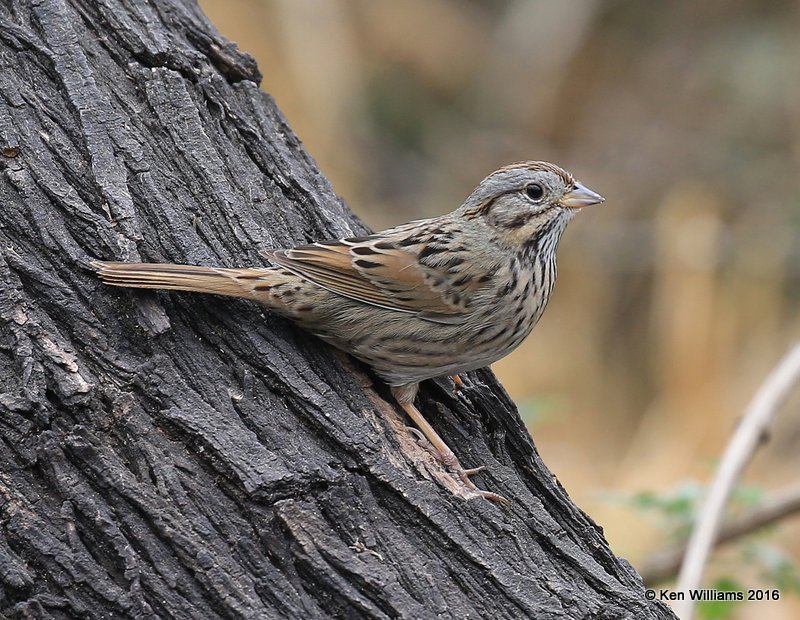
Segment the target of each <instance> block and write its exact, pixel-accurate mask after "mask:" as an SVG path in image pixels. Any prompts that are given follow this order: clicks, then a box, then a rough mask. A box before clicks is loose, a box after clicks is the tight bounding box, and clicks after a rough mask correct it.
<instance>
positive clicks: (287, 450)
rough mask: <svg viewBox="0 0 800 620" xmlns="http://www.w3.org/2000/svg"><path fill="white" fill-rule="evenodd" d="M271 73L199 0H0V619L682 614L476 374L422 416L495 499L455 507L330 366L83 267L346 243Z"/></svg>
mask: <svg viewBox="0 0 800 620" xmlns="http://www.w3.org/2000/svg"><path fill="white" fill-rule="evenodd" d="M259 78H260V76H259V74H258V70H257V68H256V67H255V64H254V62H253V61H252V59H251V58H249V57H248V56H247V55H245V54H242V53H241V52H239V51H238V50H237V49H236V48H235V46H232V45H230V44H229V43H227V42H226V41H225V40H224V39H223V38H222V37H220V36H219V34H217V33H216V32H215V31H214V29H213V28H212V27H211V26H210V25H209V24H208V22H207V20H206V18H205V17H204V16H203V15H202V13H201V12H200V11H199V9H198V8H197V7H196V6H195V4H194V3H193V2H191V1H189V0H161V1H159V2H151V3H149V2H145V1H143V0H142V1H136V0H72V1H67V0H13V1H9V0H3V1H2V3H0V147H2V154H0V169H1V170H2V180H0V204H1V205H2V206H1V210H0V287H1V288H0V290H1V291H2V294H1V295H0V437H2V444H0V524H2V528H1V529H0V614H2V615H4V616H7V617H11V618H27V617H35V618H48V617H52V618H101V617H102V618H108V617H139V618H156V617H160V618H239V617H242V618H245V617H246V618H278V617H287V618H318V617H341V618H358V617H369V618H395V617H403V618H433V617H455V618H467V617H470V618H476V617H484V618H520V617H533V618H542V619H544V618H637V619H643V618H667V617H672V616H671V614H670V612H669V611H668V610H667V609H666V608H665V607H663V606H661V605H660V604H658V603H652V602H648V601H646V600H645V597H644V591H643V587H642V585H641V582H640V580H639V578H638V576H637V575H636V573H635V572H634V571H633V570H632V568H631V567H630V566H629V565H628V564H627V563H625V562H624V561H622V560H619V559H618V558H616V557H614V555H613V554H612V553H611V551H610V550H609V548H608V546H607V544H606V542H605V540H604V539H603V535H602V531H601V530H600V528H599V527H598V526H596V525H595V524H594V523H593V522H592V521H591V520H590V519H589V518H588V517H587V516H586V515H584V514H583V513H582V512H581V511H580V510H578V509H577V508H576V507H575V506H574V505H573V504H572V503H571V502H570V500H569V498H568V497H567V494H566V493H565V492H564V490H563V489H562V488H561V486H560V485H559V484H558V482H557V481H556V480H555V478H554V477H553V476H552V474H551V473H550V472H549V471H548V470H547V469H546V468H545V466H544V465H543V464H542V462H541V461H540V459H539V457H538V455H537V454H536V451H535V450H534V448H533V446H532V444H531V440H530V438H529V436H528V434H527V432H526V431H525V428H524V427H523V425H522V423H521V421H520V418H519V416H518V415H517V412H516V410H515V408H514V405H513V403H512V402H511V401H510V400H509V399H508V397H507V395H506V394H505V393H504V392H503V390H502V388H501V387H500V386H499V385H498V384H497V383H496V381H495V380H494V378H493V377H492V375H491V374H490V373H489V372H488V371H483V372H478V373H475V374H474V375H472V376H470V377H468V378H467V388H466V389H465V390H464V391H463V392H462V393H461V394H459V395H453V394H452V392H451V387H450V384H449V383H447V384H446V383H434V382H428V384H427V385H425V386H424V388H423V390H422V403H421V404H422V409H423V411H425V412H426V414H427V415H428V416H429V420H431V422H432V423H433V424H434V426H435V427H436V428H437V429H438V430H439V431H440V432H441V433H442V434H443V435H444V437H445V438H446V440H447V441H448V442H449V443H450V445H451V446H452V447H453V448H454V449H455V450H456V452H457V453H458V454H459V455H460V457H461V459H462V462H464V464H465V465H466V466H474V465H478V464H483V465H486V466H488V472H487V473H486V474H482V475H479V476H478V477H477V481H478V484H479V485H481V486H483V487H485V488H489V489H492V490H495V491H498V492H500V493H502V494H503V495H505V496H507V497H509V498H511V499H512V500H513V505H512V506H511V507H509V508H504V507H502V506H499V505H495V504H493V503H490V502H487V501H471V502H466V501H464V500H462V499H459V498H457V497H454V496H453V495H452V494H451V493H450V492H449V491H447V490H446V489H445V488H444V487H443V486H442V484H441V483H440V482H439V481H437V479H436V477H437V474H436V471H437V468H436V467H435V465H433V464H432V463H431V459H430V458H429V456H428V455H427V453H426V452H425V451H424V449H422V448H420V447H418V446H417V445H416V444H415V443H414V442H413V441H411V440H410V439H408V437H407V434H405V433H402V432H401V433H398V432H397V429H398V428H399V427H401V426H402V424H403V421H402V418H401V417H400V415H399V414H397V413H394V410H393V409H392V408H391V407H390V406H389V405H386V404H382V401H383V400H386V399H388V393H387V390H386V389H385V388H384V387H382V386H380V385H374V386H373V385H372V384H373V381H372V379H371V378H370V376H369V373H368V371H367V370H366V369H365V368H364V367H363V366H360V365H359V364H357V363H356V362H354V361H352V360H351V359H349V358H348V357H347V356H345V355H342V354H340V353H337V352H335V351H333V350H331V349H329V348H328V347H326V346H324V345H323V344H321V343H320V342H319V341H317V340H315V339H314V338H312V337H310V336H307V335H305V334H303V333H301V332H300V331H299V330H297V329H295V328H293V327H292V326H291V325H289V324H287V323H286V322H284V321H281V320H279V319H277V318H275V317H272V316H269V315H265V314H264V313H263V312H262V311H261V310H260V309H259V308H258V307H257V306H255V305H253V304H248V303H246V302H242V301H232V300H226V299H221V298H211V297H198V296H192V295H188V294H160V293H159V294H153V293H146V292H131V291H120V290H114V289H111V288H109V287H106V286H103V285H102V284H100V282H99V281H98V280H97V279H96V278H95V277H94V276H93V274H92V273H91V271H90V270H89V268H88V262H89V261H90V260H91V259H93V258H102V259H114V260H146V261H174V262H186V263H198V264H222V265H227V266H238V265H259V264H263V261H262V259H261V258H260V257H259V256H258V253H257V251H258V249H259V248H265V247H278V246H286V245H293V244H297V243H299V242H305V241H309V240H313V239H318V238H323V237H332V236H339V235H348V234H351V233H356V234H357V233H362V232H364V226H363V225H362V224H361V223H359V222H358V221H357V220H356V219H355V218H354V217H353V216H352V215H351V214H350V213H349V212H348V210H347V208H346V207H345V206H344V205H343V204H342V202H341V201H340V200H339V199H338V198H337V197H336V196H335V195H334V194H333V192H332V191H331V188H330V185H329V184H328V182H327V181H326V180H325V178H324V177H323V176H322V175H321V174H320V172H319V171H318V170H317V169H316V167H315V165H314V163H313V161H311V159H310V158H309V157H308V156H307V155H306V153H305V152H304V151H303V149H302V147H301V145H300V144H299V142H298V140H297V139H296V138H295V136H294V135H293V134H292V132H291V130H290V129H289V127H288V126H287V124H286V122H285V120H284V119H283V118H282V117H281V115H280V113H279V112H278V110H277V109H276V107H275V105H274V103H273V102H272V100H271V99H270V98H269V97H268V96H267V95H265V94H264V93H262V92H261V91H259V89H258V81H259ZM382 410H384V411H387V412H389V413H390V415H389V417H388V418H387V417H386V416H384V415H383V414H381V413H380V411H382ZM407 455H410V456H407ZM438 476H439V477H441V474H438Z"/></svg>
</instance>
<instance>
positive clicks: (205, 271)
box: [91, 261, 275, 302]
mask: <svg viewBox="0 0 800 620" xmlns="http://www.w3.org/2000/svg"><path fill="white" fill-rule="evenodd" d="M91 265H92V267H94V268H95V269H96V270H97V275H99V276H100V278H101V279H102V280H103V282H105V283H106V284H110V285H111V286H124V287H128V288H156V289H164V290H171V291H194V292H197V293H213V294H215V295H227V296H228V297H244V298H245V299H252V300H254V301H262V302H263V301H264V298H265V297H267V296H268V293H267V291H268V290H269V288H270V284H272V282H270V280H271V279H272V278H270V276H271V275H273V274H275V272H274V270H272V269H225V268H222V267H199V266H194V265H173V264H170V263H106V262H102V261H93V262H92V263H91ZM265 293H266V294H265Z"/></svg>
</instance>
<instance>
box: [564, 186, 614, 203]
mask: <svg viewBox="0 0 800 620" xmlns="http://www.w3.org/2000/svg"><path fill="white" fill-rule="evenodd" d="M604 200H605V198H603V197H602V196H601V195H600V194H598V193H596V192H593V191H592V190H590V189H589V188H588V187H585V186H584V185H581V184H580V183H575V189H573V190H572V191H571V192H569V193H568V194H565V195H564V196H563V197H562V198H561V200H559V201H558V202H559V204H560V205H561V206H562V207H567V208H568V209H581V208H583V207H588V206H589V205H596V204H599V203H601V202H603V201H604Z"/></svg>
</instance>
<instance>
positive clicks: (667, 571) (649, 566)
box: [637, 487, 800, 586]
mask: <svg viewBox="0 0 800 620" xmlns="http://www.w3.org/2000/svg"><path fill="white" fill-rule="evenodd" d="M795 513H800V487H797V488H793V489H790V490H789V491H784V492H783V493H781V494H780V495H779V496H778V497H775V498H773V499H771V500H769V501H768V502H767V503H766V504H764V505H763V506H759V507H758V508H755V509H753V510H751V511H750V512H748V513H747V514H744V515H741V516H739V517H738V518H736V519H734V520H732V521H731V522H730V523H727V524H726V525H724V526H723V527H722V528H721V529H720V531H719V535H718V536H717V538H716V540H715V541H714V546H715V547H716V546H719V545H722V544H725V543H727V542H731V541H732V540H736V539H738V538H741V537H743V536H747V535H748V534H751V533H753V532H755V531H757V530H760V529H761V528H763V527H767V526H768V525H772V524H773V523H777V522H778V521H781V520H782V519H785V518H786V517H788V516H791V515H793V514H795ZM686 547H687V545H686V544H681V545H675V546H674V547H669V548H667V549H663V550H662V551H658V552H656V553H654V554H653V555H652V556H651V557H650V558H649V559H648V560H647V561H645V563H644V564H643V565H642V566H641V567H637V568H638V569H639V574H640V575H641V576H642V580H643V581H644V582H645V584H647V585H650V586H653V585H655V584H657V583H661V582H663V581H667V580H668V579H672V578H674V577H675V576H676V575H677V573H678V569H679V568H680V567H681V560H683V556H684V555H685V554H686Z"/></svg>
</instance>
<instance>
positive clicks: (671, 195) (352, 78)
mask: <svg viewBox="0 0 800 620" xmlns="http://www.w3.org/2000/svg"><path fill="white" fill-rule="evenodd" d="M200 4H201V6H202V7H203V8H204V10H205V11H206V12H207V13H208V15H209V16H210V18H211V20H212V21H213V22H214V23H215V24H216V26H217V28H218V29H219V30H220V32H221V33H222V34H223V35H225V36H226V37H228V38H229V39H232V40H234V41H236V42H237V43H238V44H239V46H240V47H241V48H242V49H243V50H245V51H248V52H250V53H251V54H253V56H255V58H256V59H257V60H258V62H259V66H260V68H261V70H262V72H263V73H264V81H263V84H262V87H263V89H264V90H265V91H267V92H268V93H270V94H271V95H272V96H273V97H274V98H275V99H276V101H277V103H278V106H279V107H280V108H281V110H282V111H283V112H284V114H285V115H286V116H287V117H288V119H289V122H290V124H291V126H292V127H293V129H294V130H295V132H296V133H297V134H298V135H299V137H300V138H301V139H302V140H303V141H304V143H305V145H306V147H307V149H308V151H309V152H310V153H311V155H312V156H313V157H314V158H315V159H316V161H317V162H318V164H319V166H320V168H321V169H322V170H323V171H324V172H325V174H326V175H327V176H328V177H329V178H330V179H331V181H332V182H333V185H334V188H335V189H336V191H337V193H339V194H340V195H341V196H343V197H344V198H345V199H346V201H347V203H348V204H349V205H350V206H351V208H352V209H353V210H354V211H355V212H356V213H358V214H359V215H360V216H361V218H362V219H363V220H364V221H366V222H367V224H368V225H369V226H371V227H372V228H373V229H380V228H383V227H387V226H390V225H393V224H397V223H400V222H404V221H406V220H409V219H413V218H419V217H426V216H432V215H437V214H440V213H444V212H446V211H450V210H452V209H453V208H455V207H456V206H457V205H459V204H460V203H461V201H462V200H463V199H464V197H465V196H466V195H467V194H468V193H469V191H470V190H471V189H472V188H473V187H474V186H475V185H476V184H477V183H478V182H479V181H480V180H481V179H482V178H483V177H484V176H485V175H486V174H488V173H489V172H491V171H492V170H494V169H495V168H497V167H499V166H500V165H503V164H506V163H509V162H513V161H518V160H524V159H544V160H549V161H552V162H555V163H558V164H560V165H562V166H564V167H565V168H567V169H568V170H570V171H572V172H573V173H574V174H575V176H577V177H578V178H579V179H580V180H582V181H583V182H584V183H585V184H587V185H588V186H589V187H591V188H593V189H595V190H596V191H598V192H600V193H602V194H603V195H604V196H605V197H606V203H605V204H604V205H602V206H601V207H599V208H592V209H587V210H585V211H584V212H583V213H581V215H580V217H578V218H577V219H576V220H575V221H574V222H573V223H572V224H571V225H570V227H569V229H568V230H567V232H566V234H565V236H564V240H563V241H562V244H561V247H560V251H559V279H558V285H557V287H556V293H555V296H554V298H553V300H552V301H551V303H550V307H549V309H548V311H547V312H546V313H545V315H544V318H543V319H542V321H541V322H540V324H539V326H538V327H537V329H535V330H534V333H533V335H532V336H531V337H530V338H529V339H528V340H527V341H526V342H525V344H524V345H523V346H522V347H521V348H520V349H519V350H517V352H515V353H514V354H512V355H511V356H510V357H508V358H507V359H506V360H503V361H501V362H499V363H497V364H496V365H495V366H494V370H495V372H496V373H497V374H498V376H499V377H500V379H501V381H502V382H503V383H504V385H505V386H506V388H507V389H508V391H509V392H510V393H511V395H512V396H513V397H514V399H515V400H516V402H517V403H518V404H519V406H520V409H521V411H522V413H523V415H524V416H525V418H526V421H527V422H528V424H529V426H530V429H531V432H532V434H533V436H534V438H535V440H536V445H537V447H538V449H539V451H540V452H541V454H542V456H543V458H544V459H545V462H546V463H547V464H548V465H549V466H550V468H551V469H552V470H553V471H554V473H555V474H556V475H557V476H558V478H559V479H560V480H561V482H562V483H563V484H564V486H565V487H566V488H567V490H568V491H569V492H570V494H571V496H572V497H573V499H574V500H575V501H576V502H577V503H578V504H579V505H580V506H581V507H582V508H583V509H584V510H585V511H586V512H587V513H589V514H590V515H591V516H592V518H593V519H595V520H596V521H597V522H598V523H599V524H601V525H602V526H603V527H604V529H605V532H606V535H607V537H608V540H609V542H610V543H611V545H612V547H613V548H614V550H615V551H616V552H617V553H618V554H620V555H622V556H624V557H626V558H628V559H629V560H630V561H631V562H632V563H633V564H634V565H635V566H637V567H639V568H642V566H643V565H644V564H645V563H646V562H647V560H648V558H649V557H650V556H651V554H652V553H653V552H654V551H656V550H658V549H661V548H663V547H665V546H667V545H668V544H670V543H672V542H674V541H675V540H676V539H677V537H679V536H680V535H681V533H685V531H684V529H683V528H684V526H685V525H686V522H687V521H688V520H689V519H690V518H691V516H692V512H693V508H692V507H693V502H694V501H695V500H696V499H697V497H698V495H699V494H700V493H701V492H702V489H701V487H700V486H699V485H703V484H705V483H706V482H707V481H708V479H709V477H710V475H711V473H712V472H713V468H714V465H715V463H716V461H717V459H718V458H719V457H720V455H721V453H722V450H723V449H724V446H725V444H726V442H727V440H728V439H729V436H730V434H731V432H732V431H733V429H734V428H735V426H736V423H737V419H738V417H739V416H740V415H741V413H742V411H743V409H744V407H745V406H746V404H747V402H748V400H749V399H750V397H751V396H752V395H753V393H754V391H755V390H756V388H757V387H758V385H759V384H760V382H761V381H762V380H763V378H764V377H765V376H766V374H767V373H768V372H769V370H770V369H771V368H772V367H773V366H774V364H775V363H776V362H777V361H778V359H779V358H780V357H781V356H782V355H783V354H784V353H785V351H786V350H787V348H788V347H789V345H790V343H791V342H792V341H794V340H797V339H798V338H800V315H799V314H798V307H800V181H799V180H798V179H799V178H800V7H799V6H798V4H797V3H796V2H790V1H788V0H787V1H780V0H773V1H758V0H752V1H748V0H725V1H722V0H707V1H705V2H702V3H693V2H668V3H650V2H647V3H644V2H634V1H632V0H626V1H623V0H618V1H610V0H609V1H605V2H603V1H598V0H583V1H582V2H556V1H554V0H553V1H542V2H536V1H532V0H530V1H529V0H494V1H480V2H478V1H475V0H473V1H468V0H404V1H403V2H397V1H391V0H316V1H315V0H201V2H200ZM798 439H800V398H798V397H796V396H795V397H794V398H792V399H791V400H790V402H789V403H787V405H786V406H785V407H784V408H783V410H782V412H781V414H780V415H779V417H778V421H777V424H776V426H775V429H774V432H773V433H772V435H771V437H770V441H769V442H768V443H767V444H766V445H765V446H764V447H763V448H762V449H761V451H760V452H759V453H758V455H757V457H756V458H755V460H754V462H753V463H752V465H751V466H750V467H749V468H748V470H747V476H746V480H745V482H746V485H747V487H745V488H744V489H743V490H742V492H741V493H740V495H741V497H742V498H743V499H741V501H740V504H741V506H740V508H741V510H747V509H748V506H750V507H752V506H757V505H759V503H761V502H763V501H765V498H767V497H770V496H771V495H772V494H774V493H777V492H779V491H781V490H782V489H786V488H789V487H791V486H792V485H795V488H796V486H797V484H798V471H800V468H799V466H800V450H798V447H797V446H798ZM798 540H800V519H797V518H795V519H788V520H785V521H784V522H783V523H782V524H781V525H780V526H779V527H778V528H774V529H773V530H772V531H770V532H768V533H766V534H760V535H759V536H757V537H751V538H750V539H748V540H747V541H745V542H744V543H738V544H735V545H728V546H727V547H725V548H724V549H723V550H722V551H721V552H719V553H718V554H717V555H716V556H715V558H716V559H715V561H714V563H713V565H712V566H711V568H710V570H709V572H708V573H707V578H708V583H709V584H713V583H715V582H714V580H715V579H717V580H719V579H726V578H732V579H735V580H738V581H737V582H736V583H738V585H739V586H741V587H743V588H749V587H757V586H760V585H762V584H763V585H774V584H775V582H776V581H775V580H776V579H778V577H776V576H775V574H774V571H776V570H788V572H784V573H783V577H782V578H783V579H785V580H787V581H786V583H783V584H779V585H781V587H782V588H784V589H785V591H784V593H783V600H782V601H781V602H780V603H778V604H775V603H764V602H762V603H754V604H752V605H749V606H747V605H743V606H739V607H738V608H736V609H733V610H732V611H730V614H732V615H730V614H729V617H734V618H745V617H752V614H754V613H758V617H759V618H790V617H791V618H796V617H800V615H798V614H799V613H800V607H798V604H797V601H798V600H800V597H798V596H797V594H794V595H792V594H791V593H790V592H789V591H788V590H790V589H792V587H797V584H798V583H800V581H798V580H797V579H796V578H795V577H796V575H795V574H794V573H793V570H794V568H793V567H794V564H796V563H797V561H798V556H799V555H800V544H799V543H798ZM770 571H773V572H772V573H771V572H770ZM719 617H722V616H719Z"/></svg>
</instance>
